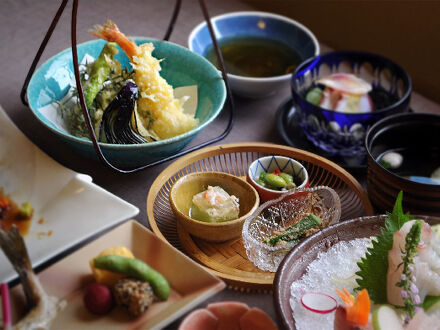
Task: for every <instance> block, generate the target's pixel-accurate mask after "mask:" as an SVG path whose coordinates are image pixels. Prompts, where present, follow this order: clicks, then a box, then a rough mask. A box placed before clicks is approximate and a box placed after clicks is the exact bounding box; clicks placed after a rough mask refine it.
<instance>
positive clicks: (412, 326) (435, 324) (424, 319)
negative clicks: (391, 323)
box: [405, 311, 440, 330]
mask: <svg viewBox="0 0 440 330" xmlns="http://www.w3.org/2000/svg"><path fill="white" fill-rule="evenodd" d="M422 329H429V330H439V329H440V319H439V318H437V317H436V316H434V315H426V314H425V312H423V311H420V312H417V313H416V315H414V317H413V318H412V319H411V321H409V323H408V325H407V326H406V327H405V330H422Z"/></svg>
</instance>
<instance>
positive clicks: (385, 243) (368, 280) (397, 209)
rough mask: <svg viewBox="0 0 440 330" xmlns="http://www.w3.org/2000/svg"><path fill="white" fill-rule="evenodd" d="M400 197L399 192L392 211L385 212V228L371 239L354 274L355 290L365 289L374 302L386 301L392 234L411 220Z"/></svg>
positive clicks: (401, 196)
mask: <svg viewBox="0 0 440 330" xmlns="http://www.w3.org/2000/svg"><path fill="white" fill-rule="evenodd" d="M402 198H403V193H402V192H400V193H399V195H398V196H397V199H396V203H395V204H394V208H393V213H388V212H387V217H386V219H385V228H381V230H380V232H381V233H380V234H379V235H377V236H376V237H375V238H374V239H373V240H372V247H370V248H368V249H367V253H366V254H365V256H364V257H363V258H361V261H359V262H358V263H357V265H358V266H359V271H358V272H357V273H356V275H358V276H359V278H358V279H356V282H357V284H358V287H357V288H356V290H362V289H367V291H368V294H369V295H370V298H371V299H372V300H373V301H374V302H375V303H376V304H386V303H388V299H387V272H388V251H389V250H391V249H392V248H393V235H394V233H395V232H396V231H398V230H399V229H400V228H401V227H402V226H403V224H404V223H405V222H407V221H409V220H411V217H410V215H409V213H403V208H402Z"/></svg>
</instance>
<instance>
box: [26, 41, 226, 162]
mask: <svg viewBox="0 0 440 330" xmlns="http://www.w3.org/2000/svg"><path fill="white" fill-rule="evenodd" d="M131 39H132V40H133V41H135V42H136V43H137V44H143V43H146V42H152V43H153V44H154V47H155V50H154V52H153V55H154V56H155V57H156V58H162V59H164V60H163V61H162V62H161V67H162V71H161V76H162V77H164V78H165V79H166V80H167V82H168V83H169V84H170V85H171V86H173V88H176V87H180V86H189V85H197V86H198V90H197V93H198V103H197V111H196V115H195V116H196V117H197V118H199V125H198V126H197V127H196V128H194V129H192V130H191V131H189V132H186V133H184V134H181V135H178V136H175V137H173V138H169V139H165V140H160V141H156V142H150V143H144V144H126V145H122V144H109V143H100V146H101V148H102V151H103V153H104V155H105V156H106V157H107V158H108V159H109V160H110V162H112V163H113V164H115V165H118V166H140V165H145V164H148V163H151V162H153V161H156V160H159V159H162V158H165V157H167V156H171V155H173V154H175V153H176V152H178V151H180V150H181V149H183V148H184V147H185V146H186V145H187V144H188V143H189V142H190V141H191V140H192V139H193V138H194V137H195V136H196V135H197V134H198V133H199V132H200V131H201V130H202V129H204V128H205V127H206V126H207V125H208V124H209V123H211V122H212V121H213V120H214V119H215V118H216V117H217V116H218V114H219V113H220V111H221V109H222V108H223V104H224V102H225V99H226V88H225V84H224V81H223V79H222V77H221V75H220V74H219V72H218V71H217V69H216V68H215V67H214V66H213V65H212V64H211V63H210V62H209V61H207V60H206V59H205V58H203V57H201V56H198V55H197V54H195V53H193V52H191V51H189V50H188V49H187V48H184V47H182V46H179V45H176V44H174V43H171V42H166V41H160V40H155V39H149V38H142V37H134V38H131ZM104 44H105V41H103V40H93V41H88V42H85V43H82V44H79V45H78V58H79V61H81V59H82V58H83V57H84V55H85V54H89V55H91V56H93V57H94V58H97V57H98V56H99V53H100V52H101V50H102V48H103V46H104ZM118 48H119V47H118ZM115 58H116V59H117V60H118V61H119V62H121V64H122V66H123V67H131V64H130V62H129V59H128V57H127V56H126V55H125V53H124V52H123V51H122V50H121V49H120V48H119V53H118V54H117V55H116V56H115ZM73 77H74V73H73V61H72V51H71V49H70V48H68V49H66V50H64V51H62V52H61V53H59V54H57V55H55V56H54V57H52V58H50V59H49V60H48V61H46V62H45V63H44V64H43V65H41V67H40V68H39V69H38V70H37V71H36V72H35V74H34V75H33V76H32V79H31V80H30V83H29V87H28V90H27V98H28V101H29V107H30V108H31V110H32V112H33V114H34V115H35V116H36V117H37V119H38V120H39V121H40V122H41V123H42V124H43V125H44V126H45V127H47V128H48V129H50V130H51V131H52V132H54V133H55V134H56V135H57V136H58V137H59V138H60V139H61V140H63V141H64V142H66V143H67V144H68V145H69V146H71V147H72V148H73V149H75V150H77V151H79V152H80V153H81V154H83V155H85V156H86V157H89V158H93V159H98V157H97V155H96V153H95V150H94V148H93V144H92V142H91V141H90V140H89V139H86V138H79V137H76V136H73V135H71V134H69V133H66V132H64V131H62V130H60V129H59V128H57V127H56V126H55V125H53V124H52V123H51V122H50V121H49V120H47V119H46V117H45V116H44V115H43V114H42V113H41V112H40V111H39V109H40V108H41V107H43V106H45V105H47V104H49V103H52V102H53V101H54V100H55V101H59V100H61V99H62V98H63V97H64V96H65V94H66V93H67V91H68V89H69V87H70V81H71V80H72V79H73Z"/></svg>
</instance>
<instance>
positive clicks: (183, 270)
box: [11, 220, 225, 330]
mask: <svg viewBox="0 0 440 330" xmlns="http://www.w3.org/2000/svg"><path fill="white" fill-rule="evenodd" d="M115 246H125V247H127V248H128V249H130V250H131V251H132V252H133V254H134V256H135V257H136V258H138V259H141V260H143V261H144V262H146V263H147V264H148V265H150V266H151V267H152V268H154V269H155V270H157V271H158V272H160V273H161V274H162V275H163V276H164V277H165V278H166V279H167V281H168V282H169V284H170V286H171V294H170V296H169V298H168V300H166V301H161V302H155V303H153V304H152V305H151V306H150V307H149V308H148V310H147V312H146V313H145V314H144V315H142V316H140V317H138V318H131V317H129V315H128V313H127V312H126V311H124V310H123V309H122V308H121V307H117V308H114V309H113V310H112V311H111V313H110V314H107V315H98V316H97V315H93V314H91V313H90V312H88V311H87V309H86V308H85V307H84V303H83V296H84V292H85V289H86V287H87V285H88V284H89V283H90V282H92V281H93V277H92V271H91V270H90V266H89V260H90V259H93V258H94V257H96V256H97V255H98V254H99V253H100V252H101V251H102V250H104V249H106V248H109V247H115ZM38 277H39V278H40V281H41V284H42V285H43V287H44V289H45V290H46V292H47V293H48V294H50V295H55V296H58V297H60V298H61V297H62V298H64V299H65V300H66V301H67V307H66V308H65V309H64V310H63V311H62V312H61V313H60V314H58V315H57V317H56V319H55V322H54V323H53V324H52V327H51V328H52V329H63V330H77V329H106V330H111V329H162V328H163V327H165V326H166V325H167V324H169V323H171V322H172V321H174V320H176V319H177V318H178V317H180V316H182V315H183V314H184V313H186V312H188V311H189V310H191V309H192V308H194V307H196V306H197V305H199V304H200V303H201V302H203V301H205V300H206V299H208V298H209V297H211V296H212V295H214V294H216V293H217V292H219V291H220V290H222V289H224V287H225V284H224V282H222V281H221V280H220V279H218V278H217V277H215V276H214V275H212V274H211V273H209V272H208V271H207V270H205V269H204V268H202V267H201V266H200V265H199V264H197V263H196V262H194V261H193V260H191V259H190V258H189V257H187V256H186V255H184V254H183V253H181V252H180V251H178V250H177V249H175V248H173V247H172V246H171V245H169V244H168V243H166V242H165V241H163V240H161V239H160V238H158V237H157V236H156V235H154V234H153V233H152V232H151V231H149V230H148V229H146V228H145V227H143V226H142V225H140V224H138V223H137V222H136V221H133V220H132V221H128V222H126V223H124V224H122V225H120V226H119V227H117V228H115V229H113V230H111V231H110V232H108V233H107V234H105V235H103V236H101V237H100V238H98V239H96V240H94V241H93V242H91V243H89V244H87V245H86V246H84V247H82V248H81V249H79V250H77V251H76V252H74V253H73V254H71V255H69V256H67V257H66V258H64V259H62V260H60V261H59V262H57V263H55V264H54V265H52V266H50V267H49V268H47V269H45V270H44V271H42V272H41V273H39V274H38ZM11 298H12V299H11V300H12V310H13V311H14V312H15V315H14V323H15V322H16V321H17V320H18V319H20V318H21V317H23V312H24V304H23V298H24V297H23V291H22V289H21V287H20V286H17V287H15V288H14V289H13V290H12V292H11Z"/></svg>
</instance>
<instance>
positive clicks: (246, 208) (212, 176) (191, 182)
mask: <svg viewBox="0 0 440 330" xmlns="http://www.w3.org/2000/svg"><path fill="white" fill-rule="evenodd" d="M208 185H209V186H220V187H222V188H223V189H224V190H225V191H226V192H227V193H228V194H229V195H234V196H236V197H237V198H238V199H239V205H240V213H239V218H238V219H235V220H231V221H224V222H219V223H209V222H204V221H199V220H195V219H192V218H191V217H190V216H189V211H190V208H191V206H192V198H193V196H194V195H196V194H198V193H200V192H202V191H204V190H206V189H207V188H208ZM170 204H171V208H172V209H173V212H174V214H175V215H176V218H177V221H178V222H179V223H180V224H181V225H182V227H183V228H184V229H185V230H186V231H188V232H189V233H190V234H191V235H193V236H196V237H199V238H202V239H204V240H207V241H210V242H224V241H227V240H231V239H234V238H238V237H241V231H242V228H243V223H244V221H245V220H246V218H247V217H249V216H250V215H251V214H252V213H253V212H254V211H255V210H256V209H257V208H258V206H259V204H260V197H259V196H258V193H257V191H256V190H255V188H254V187H252V186H251V185H250V184H249V183H247V182H246V181H245V180H244V179H241V178H239V177H237V176H234V175H231V174H228V173H222V172H198V173H191V174H188V175H185V176H183V177H181V178H180V179H179V180H177V181H176V182H175V183H174V185H173V187H172V188H171V191H170Z"/></svg>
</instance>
